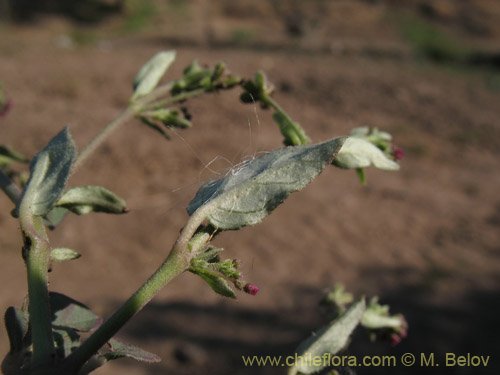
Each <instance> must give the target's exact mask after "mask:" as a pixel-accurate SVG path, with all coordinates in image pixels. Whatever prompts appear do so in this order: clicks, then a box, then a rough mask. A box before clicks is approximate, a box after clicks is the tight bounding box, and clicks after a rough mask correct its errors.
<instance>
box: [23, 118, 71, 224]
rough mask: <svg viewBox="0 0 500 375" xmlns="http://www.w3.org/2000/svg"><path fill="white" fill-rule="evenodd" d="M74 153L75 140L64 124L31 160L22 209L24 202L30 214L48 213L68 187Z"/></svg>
mask: <svg viewBox="0 0 500 375" xmlns="http://www.w3.org/2000/svg"><path fill="white" fill-rule="evenodd" d="M75 156H76V147H75V143H74V142H73V139H72V138H71V135H70V133H69V129H68V127H65V128H64V129H63V130H62V131H61V132H60V133H59V134H58V135H56V136H55V137H54V138H52V140H51V141H50V142H49V144H48V145H47V146H46V147H45V148H44V149H43V150H42V151H40V152H39V153H38V154H37V155H36V156H35V158H34V159H33V161H32V162H31V168H30V169H31V176H30V179H29V181H28V183H27V185H26V187H25V188H24V192H23V196H22V198H21V202H20V206H19V209H20V208H21V206H25V207H26V208H27V210H28V212H30V214H31V215H35V216H44V215H46V214H47V213H48V212H49V211H50V210H51V209H52V208H53V207H54V205H55V204H56V202H57V201H58V200H59V198H60V197H61V194H62V192H63V190H64V188H65V187H66V183H67V181H68V178H69V175H70V171H71V164H72V163H73V159H74V158H75Z"/></svg>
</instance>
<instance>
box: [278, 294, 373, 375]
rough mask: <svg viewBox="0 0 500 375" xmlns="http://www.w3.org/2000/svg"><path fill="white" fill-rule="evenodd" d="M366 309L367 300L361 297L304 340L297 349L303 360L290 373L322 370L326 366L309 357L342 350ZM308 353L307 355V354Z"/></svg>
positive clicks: (290, 374)
mask: <svg viewBox="0 0 500 375" xmlns="http://www.w3.org/2000/svg"><path fill="white" fill-rule="evenodd" d="M364 311H365V301H364V299H361V300H359V301H357V302H355V303H353V304H352V305H351V306H350V307H349V308H348V309H347V310H346V311H345V312H344V313H343V314H342V315H341V316H340V317H339V318H337V319H335V320H334V321H333V322H331V323H330V324H329V325H328V326H326V327H323V328H321V329H320V330H319V331H318V332H316V334H314V335H313V336H311V337H310V338H308V339H307V340H305V341H303V342H302V343H301V344H300V345H299V347H298V348H297V350H296V353H297V355H298V356H303V358H302V359H303V360H302V361H297V363H296V364H295V365H294V366H293V367H290V370H289V372H288V374H289V375H295V374H297V373H301V374H313V373H316V372H319V371H321V370H322V369H323V368H324V366H323V364H322V365H320V366H315V365H314V364H313V363H311V362H310V361H307V358H311V359H312V358H315V357H321V356H322V355H323V354H325V353H331V354H335V353H338V352H339V351H340V350H342V349H343V348H344V347H345V346H346V344H347V343H348V341H349V337H350V336H351V333H352V332H353V331H354V329H355V328H356V327H357V326H358V324H359V321H360V320H361V317H362V316H363V313H364ZM306 354H307V355H306Z"/></svg>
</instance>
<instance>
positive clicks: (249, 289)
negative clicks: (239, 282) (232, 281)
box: [243, 283, 260, 296]
mask: <svg viewBox="0 0 500 375" xmlns="http://www.w3.org/2000/svg"><path fill="white" fill-rule="evenodd" d="M259 289H260V288H259V287H258V286H257V285H254V284H252V283H246V284H245V286H244V287H243V291H244V292H245V293H248V294H251V295H252V296H255V295H256V294H257V293H258V291H259Z"/></svg>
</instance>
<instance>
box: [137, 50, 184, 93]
mask: <svg viewBox="0 0 500 375" xmlns="http://www.w3.org/2000/svg"><path fill="white" fill-rule="evenodd" d="M174 60H175V51H172V50H170V51H162V52H158V53H157V54H156V55H154V56H153V57H152V58H151V59H149V60H148V61H147V62H146V63H145V64H144V65H143V66H142V68H141V69H140V70H139V72H138V73H137V75H136V76H135V78H134V95H133V96H132V100H133V99H136V98H138V97H140V96H144V95H147V94H149V93H150V92H151V91H153V90H154V89H155V87H156V86H157V85H158V82H160V80H161V78H162V77H163V75H164V74H165V72H166V71H167V69H168V68H169V67H170V65H171V64H172V63H173V62H174Z"/></svg>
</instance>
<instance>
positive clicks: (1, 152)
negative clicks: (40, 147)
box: [0, 145, 29, 165]
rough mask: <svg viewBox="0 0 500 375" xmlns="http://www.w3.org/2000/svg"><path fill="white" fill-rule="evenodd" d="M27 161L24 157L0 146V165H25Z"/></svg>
mask: <svg viewBox="0 0 500 375" xmlns="http://www.w3.org/2000/svg"><path fill="white" fill-rule="evenodd" d="M28 161H29V160H28V158H26V157H25V156H24V155H22V154H20V153H19V152H16V151H14V150H12V149H11V148H9V147H7V146H4V145H0V165H5V164H11V163H13V162H20V163H27V162H28Z"/></svg>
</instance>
